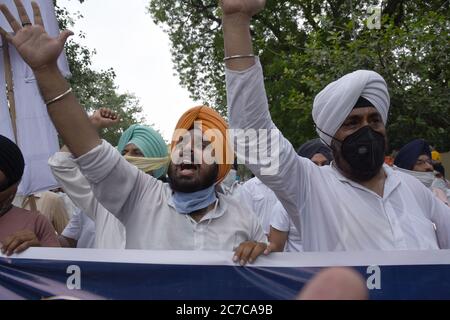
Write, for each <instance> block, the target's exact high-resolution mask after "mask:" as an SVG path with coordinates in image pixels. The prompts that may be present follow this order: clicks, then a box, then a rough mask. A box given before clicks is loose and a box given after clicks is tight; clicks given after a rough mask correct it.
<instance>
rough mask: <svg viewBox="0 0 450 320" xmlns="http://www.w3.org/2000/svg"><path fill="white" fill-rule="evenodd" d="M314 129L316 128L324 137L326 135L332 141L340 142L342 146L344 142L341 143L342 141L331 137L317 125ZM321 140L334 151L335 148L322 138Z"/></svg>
mask: <svg viewBox="0 0 450 320" xmlns="http://www.w3.org/2000/svg"><path fill="white" fill-rule="evenodd" d="M314 127H315V128H316V130H319V131H320V132H322V133H323V134H324V135H326V136H327V137H329V138H331V140H335V141H337V142H339V143H340V144H341V145H342V143H343V141H340V140H338V139H336V138H335V137H332V136H330V135H329V134H328V133H326V132H325V131H323V130H322V129H320V128H319V127H318V126H317V125H316V124H314ZM319 138H320V140H321V141H322V142H323V143H324V144H325V145H326V146H327V147H328V148H330V149H332V150H333V148H332V147H331V146H330V145H329V144H328V143H327V142H326V141H325V140H323V139H322V138H321V137H319Z"/></svg>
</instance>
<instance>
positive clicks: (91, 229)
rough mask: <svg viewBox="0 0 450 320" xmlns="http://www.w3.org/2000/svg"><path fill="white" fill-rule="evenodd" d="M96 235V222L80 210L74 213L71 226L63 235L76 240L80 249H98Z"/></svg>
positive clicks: (67, 227)
mask: <svg viewBox="0 0 450 320" xmlns="http://www.w3.org/2000/svg"><path fill="white" fill-rule="evenodd" d="M95 234H96V232H95V223H94V221H93V220H92V219H91V218H90V217H88V216H87V215H86V214H85V213H83V212H82V211H81V210H80V209H77V210H75V211H74V212H73V215H72V218H71V219H70V221H69V224H68V225H67V226H66V228H65V229H64V231H63V232H62V235H63V236H64V237H66V238H70V239H73V240H76V241H77V248H80V249H88V248H96V245H95ZM103 249H107V248H103ZM110 249H111V248H110ZM116 249H121V248H116ZM122 249H123V248H122Z"/></svg>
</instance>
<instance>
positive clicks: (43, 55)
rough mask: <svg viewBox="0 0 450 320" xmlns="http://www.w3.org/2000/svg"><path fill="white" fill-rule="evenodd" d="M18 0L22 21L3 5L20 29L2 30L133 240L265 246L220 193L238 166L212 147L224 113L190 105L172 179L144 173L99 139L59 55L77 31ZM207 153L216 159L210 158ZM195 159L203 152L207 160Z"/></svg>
mask: <svg viewBox="0 0 450 320" xmlns="http://www.w3.org/2000/svg"><path fill="white" fill-rule="evenodd" d="M15 3H16V7H17V10H18V13H19V17H20V22H19V21H18V20H16V19H15V18H14V16H13V15H12V14H11V12H10V11H9V10H8V8H7V7H6V6H3V5H0V10H1V12H2V13H3V15H4V16H5V18H6V19H7V20H8V23H9V24H10V26H11V27H12V29H13V31H14V34H9V33H7V32H6V31H5V30H3V29H1V28H0V33H1V34H2V36H4V37H5V38H6V39H7V41H8V42H10V43H11V44H12V45H14V47H15V48H16V49H17V51H18V53H19V54H20V55H21V57H22V58H23V59H24V61H25V62H26V63H27V64H28V65H29V66H30V67H31V68H32V69H33V72H34V74H35V77H36V80H37V83H38V85H39V88H40V92H41V94H42V97H43V99H44V101H46V105H47V110H48V113H49V115H50V118H51V119H52V121H53V123H54V125H55V128H56V129H57V131H58V132H59V134H60V136H61V137H62V139H63V140H64V142H65V143H66V144H67V146H68V147H69V149H70V151H71V152H72V154H73V155H74V156H75V157H78V159H76V162H77V163H78V165H79V166H80V168H81V171H82V173H83V174H84V176H85V177H86V178H87V180H88V181H89V183H90V184H91V186H92V188H93V191H94V194H95V196H96V198H97V199H98V200H99V202H100V203H101V204H102V205H103V206H104V207H105V208H106V209H107V210H108V211H109V212H111V213H112V214H114V215H115V216H116V217H117V218H118V219H119V220H120V221H121V222H122V224H123V225H124V226H125V228H126V237H127V239H126V246H127V248H130V249H131V248H134V249H153V250H229V251H231V250H234V249H236V250H235V254H234V257H233V260H234V261H235V262H240V263H241V264H245V263H247V262H250V263H251V262H253V261H254V260H255V259H256V258H257V257H258V256H259V255H260V254H261V253H262V252H263V251H264V250H265V249H266V243H263V242H265V236H264V233H263V232H262V229H261V226H259V224H258V221H257V220H256V219H254V218H252V215H251V214H248V210H247V208H245V207H242V206H241V204H240V203H239V202H238V201H236V200H234V199H233V198H232V197H229V196H226V195H222V194H217V193H215V185H216V184H218V183H220V182H221V181H222V180H223V178H224V177H225V176H226V175H227V174H228V172H229V169H230V167H231V166H230V165H227V162H223V161H221V160H223V159H222V158H223V157H227V156H230V152H226V148H227V146H228V144H227V143H222V144H221V146H222V149H221V148H213V151H214V152H211V148H210V146H211V145H213V146H214V145H217V144H220V142H219V141H218V140H217V139H218V138H219V136H218V135H215V136H207V133H208V131H209V130H208V129H211V132H210V133H211V134H213V133H216V132H217V130H218V131H219V132H220V133H221V134H222V138H224V137H226V135H225V136H224V135H223V133H224V131H226V129H227V128H228V126H227V125H226V123H225V121H224V120H223V118H222V117H220V115H218V114H217V112H215V111H213V110H212V109H211V108H208V107H204V106H201V107H197V108H193V109H191V110H189V111H188V112H186V113H185V114H184V115H183V116H182V117H181V118H180V121H179V123H178V125H177V128H180V129H181V128H182V129H185V131H186V133H187V137H186V134H183V135H182V137H181V138H182V140H177V139H174V141H173V143H172V148H175V152H176V153H178V157H179V158H181V159H182V160H183V161H180V162H178V161H177V162H174V161H172V163H171V164H170V167H169V178H170V185H169V184H164V183H163V182H161V181H159V180H157V179H155V178H153V177H151V176H149V175H147V174H145V173H144V172H142V171H140V170H139V169H137V168H136V167H135V166H133V165H131V164H130V163H128V162H127V161H126V160H125V159H124V158H123V157H122V156H121V155H120V154H119V152H118V151H117V150H116V149H115V148H113V147H112V146H111V145H109V144H108V143H107V142H105V141H101V140H100V138H99V136H98V133H97V132H96V130H95V129H94V128H93V126H92V125H91V123H90V122H89V119H88V117H87V115H86V112H85V111H84V109H83V107H82V106H81V105H80V104H79V103H78V101H77V99H76V97H75V95H74V94H73V93H72V90H71V88H70V86H69V83H68V82H67V80H66V79H64V77H63V75H62V74H61V72H60V71H59V69H58V68H57V64H56V60H57V57H58V56H59V54H60V53H61V52H62V50H63V48H64V44H65V42H66V40H67V38H68V37H69V36H71V35H72V34H73V33H71V32H70V31H63V32H62V33H61V34H60V36H59V37H58V38H52V37H50V36H49V35H48V34H47V33H46V32H45V30H44V26H43V22H42V17H41V14H40V10H39V6H38V5H37V3H35V2H32V7H33V12H34V24H33V23H32V22H31V21H30V17H29V16H28V14H27V13H26V11H25V8H24V7H23V3H22V1H20V0H16V1H15ZM196 122H201V126H200V127H201V130H200V131H201V132H200V134H199V133H198V130H197V131H196V130H195V123H196ZM203 130H205V132H204V131H203ZM178 133H179V132H178ZM198 134H199V135H200V139H199V140H198V136H197V135H198ZM178 137H179V136H178ZM196 137H197V140H196ZM174 138H176V137H174ZM186 140H187V141H186ZM197 142H200V143H199V144H198V143H197ZM179 145H181V147H182V148H181V149H180V150H179V149H178V146H179ZM176 153H175V154H176ZM231 153H232V150H231ZM221 156H222V157H221ZM185 158H187V159H185ZM192 158H194V161H193V160H192ZM206 158H208V160H215V161H216V162H212V163H209V162H206V161H205V160H206ZM196 159H200V160H201V161H200V164H197V162H196V161H195V160H196Z"/></svg>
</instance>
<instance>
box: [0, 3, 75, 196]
mask: <svg viewBox="0 0 450 320" xmlns="http://www.w3.org/2000/svg"><path fill="white" fill-rule="evenodd" d="M0 3H2V4H5V5H6V6H8V8H9V10H10V11H11V13H12V14H13V15H15V17H16V19H18V20H19V18H18V14H17V10H16V7H15V5H14V2H13V0H0ZM23 3H24V5H25V8H26V10H27V12H28V15H29V17H30V19H31V20H32V21H33V10H32V7H31V1H30V0H24V1H23ZM37 3H38V4H39V6H40V9H41V13H42V18H43V21H44V25H45V28H46V30H47V32H48V33H49V34H50V35H51V36H54V37H56V36H57V35H58V34H59V26H58V22H57V20H56V15H55V10H54V6H53V1H52V0H37ZM19 21H20V20H19ZM0 26H1V27H2V28H4V29H5V30H6V31H8V32H11V31H12V30H11V27H10V26H9V24H8V22H7V21H6V20H5V18H4V16H3V15H0ZM9 48H10V50H9V54H10V60H11V68H12V72H13V81H14V97H15V102H16V103H15V106H16V126H17V141H16V143H17V144H18V146H19V147H20V149H21V150H22V153H23V155H24V158H25V173H24V176H23V179H22V182H21V184H20V186H19V191H18V194H19V195H25V196H26V195H31V194H34V193H36V192H41V191H45V190H49V189H52V188H55V187H56V186H57V182H56V180H55V178H54V177H53V175H52V173H51V171H50V168H49V166H48V164H47V161H48V159H49V158H50V156H52V155H53V154H54V153H55V152H56V151H58V149H59V144H58V137H57V133H56V130H55V128H54V126H53V124H52V122H51V121H50V118H49V116H48V113H47V108H46V106H45V104H44V101H43V100H42V97H41V95H40V93H39V89H38V86H37V83H36V80H35V79H34V75H33V72H32V70H31V69H30V68H29V67H28V65H27V64H26V63H25V62H24V61H23V60H22V58H21V57H20V56H19V55H18V53H17V51H16V50H15V48H14V47H13V46H11V45H10V46H9ZM58 66H59V68H60V70H61V72H62V73H63V75H64V76H66V77H68V76H70V71H69V67H68V63H67V59H66V57H65V56H64V54H62V55H61V56H60V57H59V59H58ZM0 88H5V66H4V62H3V55H2V60H1V61H0ZM0 91H4V90H0ZM0 99H1V100H0V104H1V107H0V116H1V118H0V125H1V127H0V134H3V135H5V136H7V137H9V138H11V139H12V140H13V141H15V139H14V134H13V132H12V128H11V119H10V116H9V109H8V103H7V99H6V95H5V92H0Z"/></svg>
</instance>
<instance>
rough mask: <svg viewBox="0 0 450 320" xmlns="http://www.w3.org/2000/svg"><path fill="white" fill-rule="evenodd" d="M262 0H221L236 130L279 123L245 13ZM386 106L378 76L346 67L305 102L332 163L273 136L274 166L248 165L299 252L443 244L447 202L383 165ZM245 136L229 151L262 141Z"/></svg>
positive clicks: (448, 242)
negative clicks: (272, 196) (299, 244)
mask: <svg viewBox="0 0 450 320" xmlns="http://www.w3.org/2000/svg"><path fill="white" fill-rule="evenodd" d="M264 4H265V1H264V0H247V1H236V0H222V1H221V6H222V11H223V29H224V40H225V62H226V67H227V70H226V78H227V95H228V107H229V117H230V126H231V127H232V128H233V129H241V131H242V129H244V130H243V131H244V132H245V130H247V129H252V130H263V129H266V130H269V131H272V130H275V131H277V130H278V129H277V128H276V126H275V125H274V123H273V122H272V119H271V117H270V114H269V108H268V101H267V98H266V93H265V89H264V78H263V73H262V67H261V64H260V63H259V60H258V59H257V58H255V56H254V54H253V48H252V40H251V34H250V22H251V17H252V16H253V15H255V14H256V13H258V12H259V11H261V10H262V9H263V8H264ZM389 105H390V99H389V93H388V89H387V85H386V82H385V81H384V80H383V78H382V77H381V76H380V75H379V74H377V73H376V72H373V71H366V70H360V71H356V72H353V73H351V74H348V75H346V76H344V77H342V78H341V79H339V80H337V81H336V82H333V83H331V84H330V85H328V86H327V87H326V88H325V89H324V90H323V91H322V92H321V93H319V95H318V96H317V97H316V99H315V101H314V110H313V118H314V121H315V124H316V128H317V132H318V133H319V135H320V137H321V139H322V140H323V141H324V142H325V143H326V144H327V145H328V146H330V147H331V149H332V150H333V154H334V157H335V161H334V162H333V163H332V165H331V166H324V167H318V166H316V165H315V164H314V163H312V162H311V161H309V160H308V159H306V158H302V157H299V156H298V155H297V154H296V152H295V150H294V148H293V147H292V145H291V144H290V143H289V142H288V141H287V140H286V139H285V138H284V137H282V135H281V134H280V135H279V140H278V142H279V143H278V145H272V146H271V148H270V149H271V150H274V151H275V152H278V153H277V154H278V156H279V159H278V161H279V163H280V164H281V166H279V168H278V171H277V172H276V171H274V174H272V175H264V173H265V171H263V169H264V168H265V167H266V165H267V164H268V161H267V159H261V160H260V161H259V163H257V164H255V163H252V164H250V165H248V167H249V168H250V169H251V170H252V171H253V173H254V174H255V175H256V176H258V178H259V179H261V180H262V181H263V182H264V183H265V184H266V185H267V186H268V187H270V188H271V189H272V190H273V191H274V192H275V193H276V195H277V197H278V198H279V200H280V201H281V203H282V204H283V206H284V208H285V209H286V211H287V212H288V214H289V216H290V217H291V219H292V221H293V222H294V224H295V226H296V228H297V229H298V230H299V231H300V232H301V234H302V237H303V246H304V250H305V251H346V250H348V251H352V250H355V251H358V250H421V249H439V248H442V249H447V248H450V210H449V208H448V207H446V206H445V205H444V204H442V203H440V202H439V201H438V200H436V199H435V197H434V196H433V195H432V193H431V192H430V191H429V190H428V189H427V188H425V187H424V186H423V185H422V184H421V183H420V182H418V181H417V180H416V179H414V178H412V177H410V176H408V175H405V174H402V173H399V172H395V171H393V170H392V169H391V168H389V167H388V166H383V162H384V155H385V154H384V153H385V149H386V144H387V137H386V123H387V118H388V112H389ZM267 135H269V133H267ZM239 141H245V142H243V143H244V144H245V145H244V146H242V145H240V144H239ZM254 143H255V141H252V140H248V141H246V139H238V146H237V149H238V150H242V148H243V147H245V148H247V149H249V148H252V147H259V146H261V145H264V144H263V143H261V141H259V142H258V144H257V145H256V144H254ZM266 145H267V144H266ZM276 148H278V150H276ZM264 152H266V150H264ZM266 153H267V152H266ZM266 153H265V154H266ZM267 154H268V153H267ZM239 156H241V155H240V154H238V157H239ZM241 160H242V159H241Z"/></svg>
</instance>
